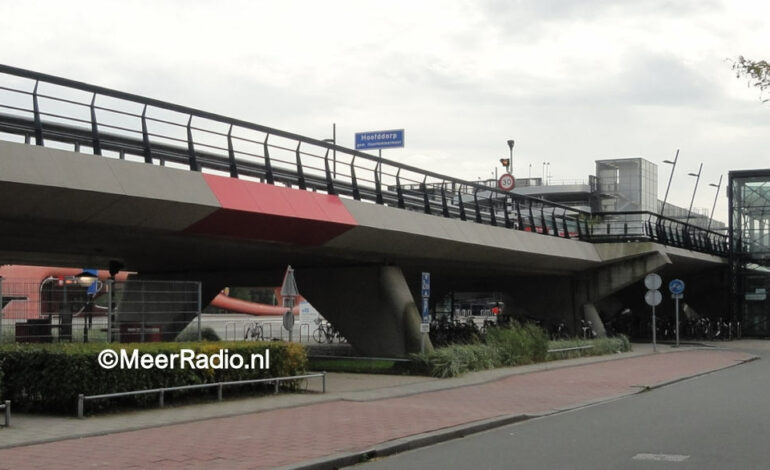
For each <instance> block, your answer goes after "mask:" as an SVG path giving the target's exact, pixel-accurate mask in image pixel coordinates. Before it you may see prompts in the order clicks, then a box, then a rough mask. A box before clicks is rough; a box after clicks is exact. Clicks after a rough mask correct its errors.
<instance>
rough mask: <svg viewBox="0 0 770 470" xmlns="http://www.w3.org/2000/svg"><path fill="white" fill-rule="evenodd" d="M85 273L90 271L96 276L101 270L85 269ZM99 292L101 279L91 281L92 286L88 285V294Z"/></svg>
mask: <svg viewBox="0 0 770 470" xmlns="http://www.w3.org/2000/svg"><path fill="white" fill-rule="evenodd" d="M83 272H84V273H88V274H91V275H93V276H94V277H98V276H99V271H97V270H96V269H84V270H83ZM98 292H99V281H94V282H92V283H91V285H90V286H88V292H87V293H88V295H96V294H97V293H98Z"/></svg>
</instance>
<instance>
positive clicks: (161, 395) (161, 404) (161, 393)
mask: <svg viewBox="0 0 770 470" xmlns="http://www.w3.org/2000/svg"><path fill="white" fill-rule="evenodd" d="M159 402H160V403H159V404H160V407H161V408H163V390H161V391H160V400H159Z"/></svg>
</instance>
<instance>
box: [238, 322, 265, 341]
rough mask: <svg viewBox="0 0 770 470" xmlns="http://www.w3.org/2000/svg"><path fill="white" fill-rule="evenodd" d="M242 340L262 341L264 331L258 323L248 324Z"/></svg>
mask: <svg viewBox="0 0 770 470" xmlns="http://www.w3.org/2000/svg"><path fill="white" fill-rule="evenodd" d="M243 339H244V340H251V341H262V340H263V339H265V331H264V329H263V328H262V325H260V324H259V323H258V322H254V323H252V324H250V325H249V326H248V327H247V328H246V331H244V332H243Z"/></svg>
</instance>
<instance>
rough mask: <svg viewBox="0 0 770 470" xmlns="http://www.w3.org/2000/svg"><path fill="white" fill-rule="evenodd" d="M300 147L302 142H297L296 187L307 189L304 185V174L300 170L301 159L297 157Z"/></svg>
mask: <svg viewBox="0 0 770 470" xmlns="http://www.w3.org/2000/svg"><path fill="white" fill-rule="evenodd" d="M301 145H302V141H299V142H297V150H296V156H297V180H298V186H299V189H303V190H305V189H307V185H306V184H305V172H304V171H303V169H302V159H301V158H300V155H299V148H300V146H301Z"/></svg>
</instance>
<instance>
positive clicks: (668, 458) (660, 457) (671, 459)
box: [633, 454, 690, 462]
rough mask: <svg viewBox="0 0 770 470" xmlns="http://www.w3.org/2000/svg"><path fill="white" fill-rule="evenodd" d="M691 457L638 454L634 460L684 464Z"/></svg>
mask: <svg viewBox="0 0 770 470" xmlns="http://www.w3.org/2000/svg"><path fill="white" fill-rule="evenodd" d="M689 458H690V456H689V455H676V454H636V455H634V457H633V460H654V461H657V462H684V461H685V460H687V459H689Z"/></svg>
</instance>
